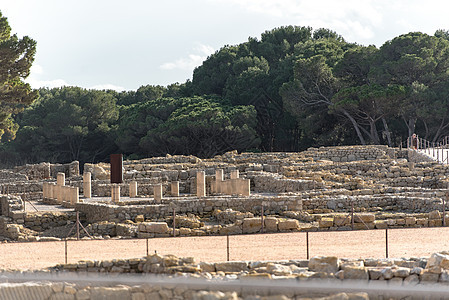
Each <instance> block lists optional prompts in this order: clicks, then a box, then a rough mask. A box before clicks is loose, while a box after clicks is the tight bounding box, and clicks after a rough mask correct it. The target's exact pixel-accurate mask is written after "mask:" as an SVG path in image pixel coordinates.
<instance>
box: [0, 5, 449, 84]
mask: <svg viewBox="0 0 449 300" xmlns="http://www.w3.org/2000/svg"><path fill="white" fill-rule="evenodd" d="M0 11H1V12H2V14H3V15H4V16H6V17H7V18H8V21H9V24H10V25H11V27H12V31H13V33H17V34H18V35H19V36H20V37H21V36H24V35H28V36H30V37H32V38H33V39H35V40H36V41H37V54H36V60H35V62H34V65H33V68H32V73H31V75H30V77H29V78H28V82H30V83H31V85H32V87H34V88H37V87H41V86H48V87H55V86H62V85H76V86H81V87H85V88H98V89H103V88H112V89H116V90H135V89H137V88H138V87H139V86H142V85H146V84H153V85H158V84H159V85H168V84H171V83H175V82H180V83H182V82H185V81H186V80H187V79H191V78H192V73H193V69H194V68H195V67H196V66H198V65H200V64H201V62H202V61H203V60H204V59H206V57H207V56H208V55H210V54H211V53H213V52H215V51H216V50H218V49H220V48H221V47H222V46H224V45H235V44H239V43H242V42H245V41H247V40H248V37H250V36H251V37H256V38H260V34H261V33H262V32H264V31H266V30H271V29H273V28H275V27H280V26H285V25H299V26H311V27H313V28H314V29H317V28H321V27H324V28H329V29H332V30H334V31H336V32H337V33H339V34H340V35H342V36H343V37H344V38H345V39H346V40H347V41H350V42H356V43H359V44H362V45H369V44H374V45H376V46H378V47H379V46H381V45H382V44H383V43H384V42H385V41H387V40H390V39H392V38H394V37H396V36H398V35H400V34H404V33H408V32H410V31H421V32H425V33H428V34H434V33H435V31H436V30H437V29H449V18H448V16H447V14H448V11H449V1H435V0H427V1H422V0H420V1H415V0H409V1H405V0H404V1H401V0H394V1H392V0H373V1H368V0H354V1H353V0H341V1H336V0H314V1H311V0H305V1H303V0H188V1H187V0H164V1H162V0H158V1H153V0H128V1H123V0H120V1H118V0H0Z"/></svg>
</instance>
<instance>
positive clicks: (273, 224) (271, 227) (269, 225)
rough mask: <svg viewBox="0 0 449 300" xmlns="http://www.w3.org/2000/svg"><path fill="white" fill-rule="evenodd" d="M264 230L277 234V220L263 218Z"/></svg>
mask: <svg viewBox="0 0 449 300" xmlns="http://www.w3.org/2000/svg"><path fill="white" fill-rule="evenodd" d="M448 224H449V223H448ZM264 230H265V231H266V232H277V231H278V219H277V218H275V217H265V218H264Z"/></svg>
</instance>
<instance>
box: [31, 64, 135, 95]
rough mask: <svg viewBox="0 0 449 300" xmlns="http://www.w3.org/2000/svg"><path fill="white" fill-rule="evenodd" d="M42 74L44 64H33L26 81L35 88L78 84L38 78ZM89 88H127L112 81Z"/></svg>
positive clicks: (117, 89) (118, 90) (119, 89)
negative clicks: (111, 82)
mask: <svg viewBox="0 0 449 300" xmlns="http://www.w3.org/2000/svg"><path fill="white" fill-rule="evenodd" d="M42 74H44V69H43V68H42V66H41V65H38V64H33V65H32V66H31V69H30V76H29V77H28V78H27V79H25V82H26V83H29V84H30V85H31V87H32V88H33V89H38V88H43V87H46V88H50V89H52V88H58V87H63V86H76V84H70V83H68V82H67V81H65V80H64V79H53V80H40V79H37V77H39V75H42ZM88 89H93V90H114V91H117V92H121V91H124V90H126V89H125V88H124V87H122V86H118V85H114V84H110V83H106V84H98V85H94V86H92V87H88Z"/></svg>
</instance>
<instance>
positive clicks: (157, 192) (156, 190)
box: [153, 183, 163, 203]
mask: <svg viewBox="0 0 449 300" xmlns="http://www.w3.org/2000/svg"><path fill="white" fill-rule="evenodd" d="M162 196H163V195H162V183H156V184H155V185H154V186H153V197H154V201H156V203H160V202H161V200H162Z"/></svg>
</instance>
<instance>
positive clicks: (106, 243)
mask: <svg viewBox="0 0 449 300" xmlns="http://www.w3.org/2000/svg"><path fill="white" fill-rule="evenodd" d="M385 237H386V232H385V230H370V231H341V232H340V231H337V232H310V233H309V254H310V257H312V256H317V255H335V256H337V257H340V258H343V257H345V258H384V257H385V256H386V243H385ZM65 249H66V248H65V242H64V241H60V242H35V243H1V244H0V258H1V259H0V268H1V269H33V270H34V269H40V268H44V267H50V266H54V265H56V264H60V263H64V262H65V257H66V256H65ZM442 250H449V227H439V228H420V229H389V230H388V255H389V257H390V258H395V257H396V258H399V257H423V256H424V257H428V256H430V254H432V253H434V252H437V251H442ZM155 251H157V253H159V254H162V255H164V254H174V255H177V256H182V257H184V256H193V257H195V258H196V260H197V261H208V262H217V261H225V260H226V259H227V238H226V236H207V237H206V236H204V237H176V238H155V239H148V253H149V254H152V253H155ZM146 254H147V240H146V239H129V240H126V239H125V240H114V239H110V240H80V241H67V262H68V263H75V262H77V261H79V260H108V259H109V260H110V259H120V258H138V257H143V256H145V255H146ZM229 256H230V260H281V259H305V258H306V257H307V248H306V233H304V232H295V233H279V234H253V235H234V236H229Z"/></svg>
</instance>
